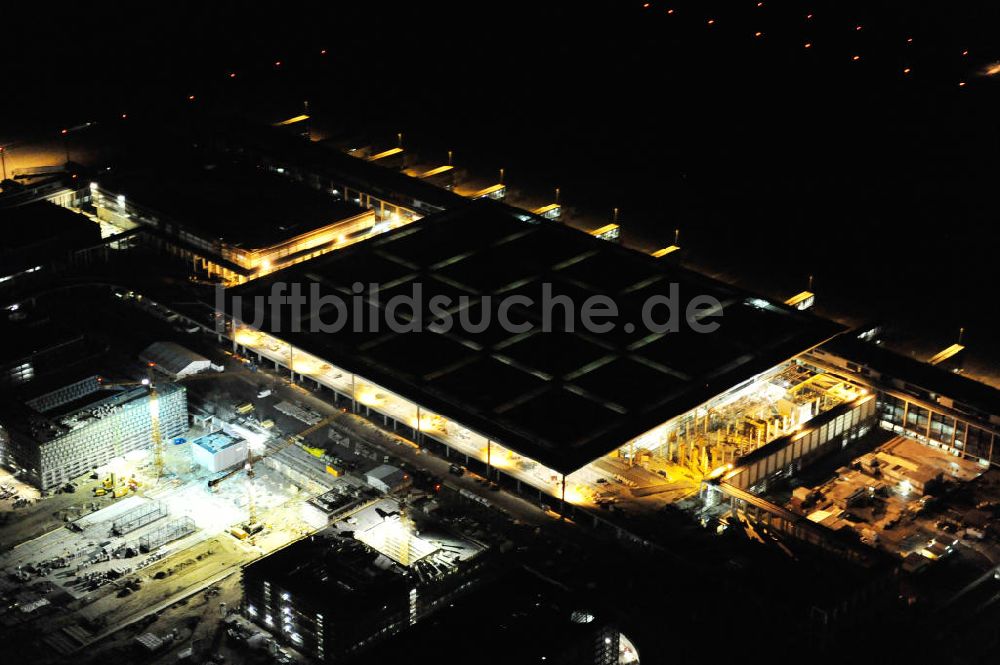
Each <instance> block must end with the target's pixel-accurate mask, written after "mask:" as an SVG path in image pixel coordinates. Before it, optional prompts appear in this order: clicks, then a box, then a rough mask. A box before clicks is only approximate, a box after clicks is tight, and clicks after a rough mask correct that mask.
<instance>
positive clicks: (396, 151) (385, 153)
mask: <svg viewBox="0 0 1000 665" xmlns="http://www.w3.org/2000/svg"><path fill="white" fill-rule="evenodd" d="M401 152H403V149H402V148H389V149H388V150H383V151H382V152H380V153H378V154H377V155H372V156H371V157H369V158H368V161H369V162H377V161H378V160H380V159H385V158H386V157H392V156H393V155H398V154H399V153H401Z"/></svg>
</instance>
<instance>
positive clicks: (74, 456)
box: [0, 375, 188, 490]
mask: <svg viewBox="0 0 1000 665" xmlns="http://www.w3.org/2000/svg"><path fill="white" fill-rule="evenodd" d="M157 392H158V394H159V397H158V401H159V418H160V435H161V436H162V437H163V439H164V440H169V439H170V438H172V437H175V436H178V435H180V434H183V433H184V432H185V431H187V429H188V408H187V389H186V388H184V387H183V386H178V385H175V384H172V383H162V384H158V385H157ZM149 399H150V397H149V389H148V388H147V387H145V386H142V385H137V386H130V387H107V386H105V385H104V384H102V382H101V380H100V378H99V377H98V376H97V375H89V376H86V377H85V378H83V379H80V380H77V381H74V382H72V383H68V384H64V385H61V386H60V387H58V388H56V389H54V390H48V391H46V392H41V393H36V395H35V396H34V397H32V398H30V399H28V400H26V401H24V402H22V403H16V402H15V403H8V404H7V405H6V406H5V407H4V409H5V412H4V413H3V415H2V420H0V422H2V425H3V428H4V431H5V435H6V436H5V437H4V439H3V440H0V464H2V465H3V466H6V467H8V468H13V469H20V470H23V471H24V472H25V478H26V479H27V480H29V481H30V482H32V483H34V484H36V485H37V486H38V487H40V488H41V489H43V490H46V489H51V488H53V487H58V486H60V485H62V484H65V483H66V482H68V481H70V480H71V479H73V478H76V477H77V476H80V475H83V474H85V473H89V472H90V471H91V470H92V469H95V468H97V467H99V466H101V465H104V464H106V463H107V462H108V461H109V460H111V459H112V458H114V457H117V456H120V455H124V454H126V453H129V452H131V451H135V450H148V449H150V448H151V446H152V420H151V418H150V404H149Z"/></svg>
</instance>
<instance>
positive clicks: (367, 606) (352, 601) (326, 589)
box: [244, 531, 411, 620]
mask: <svg viewBox="0 0 1000 665" xmlns="http://www.w3.org/2000/svg"><path fill="white" fill-rule="evenodd" d="M331 533H332V532H330V531H323V532H321V533H320V534H318V535H316V536H313V537H311V538H306V539H304V540H300V541H298V542H295V543H292V544H291V545H289V546H288V547H285V548H282V549H280V550H278V551H276V552H273V553H271V554H269V555H267V556H265V557H261V558H260V559H257V560H256V561H253V562H251V563H249V564H247V565H246V566H245V567H244V575H249V576H254V577H259V578H260V579H263V580H267V581H268V582H270V583H271V584H272V585H276V586H278V587H280V588H281V589H282V590H284V591H288V592H289V593H291V594H293V595H294V596H295V597H296V598H295V601H293V602H298V601H301V600H307V601H308V602H309V604H310V606H312V607H326V608H330V609H331V610H337V611H338V614H340V613H341V612H344V614H345V616H344V617H343V618H341V617H339V616H338V617H329V618H330V619H335V620H349V619H348V618H347V617H349V616H354V615H358V614H362V613H369V612H378V611H379V610H381V609H382V608H383V607H384V606H385V605H386V603H387V602H388V601H389V600H390V599H396V600H398V601H400V602H406V598H407V594H408V592H409V587H410V585H411V582H409V581H408V579H407V578H406V577H404V576H403V575H401V574H399V573H397V572H393V571H392V570H387V569H384V568H379V567H377V566H375V560H376V559H378V558H379V556H380V555H379V553H378V552H376V551H374V550H372V549H370V548H368V547H366V546H364V545H362V544H361V543H360V542H358V541H338V540H337V539H336V538H334V537H333V536H332V535H330V534H331ZM347 608H349V609H350V611H349V612H345V610H346V609H347Z"/></svg>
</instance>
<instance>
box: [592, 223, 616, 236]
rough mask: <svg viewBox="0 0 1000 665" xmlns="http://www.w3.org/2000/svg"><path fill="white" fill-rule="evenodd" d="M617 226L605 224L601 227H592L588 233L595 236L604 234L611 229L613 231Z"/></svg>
mask: <svg viewBox="0 0 1000 665" xmlns="http://www.w3.org/2000/svg"><path fill="white" fill-rule="evenodd" d="M617 228H618V225H617V224H605V225H604V226H602V227H601V228H599V229H594V230H593V231H591V232H590V235H592V236H595V237H597V236H603V235H605V234H607V233H610V232H611V231H614V230H615V229H617Z"/></svg>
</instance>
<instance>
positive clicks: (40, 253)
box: [0, 199, 101, 277]
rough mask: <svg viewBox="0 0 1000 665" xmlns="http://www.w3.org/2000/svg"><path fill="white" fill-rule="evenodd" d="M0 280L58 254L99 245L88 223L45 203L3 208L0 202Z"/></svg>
mask: <svg viewBox="0 0 1000 665" xmlns="http://www.w3.org/2000/svg"><path fill="white" fill-rule="evenodd" d="M0 238H2V240H0V277H2V276H4V275H7V274H10V273H12V272H15V271H17V270H19V269H22V268H23V267H30V266H32V265H34V264H38V263H41V264H48V263H49V262H51V261H52V260H53V259H55V258H58V255H59V254H60V253H65V252H67V251H69V250H71V249H78V248H83V247H87V246H89V245H96V244H98V243H99V242H101V230H100V228H99V227H98V225H97V224H95V223H93V222H91V221H90V220H89V219H87V218H86V217H84V216H83V215H80V214H78V213H75V212H73V211H71V210H67V209H66V208H63V207H62V206H58V205H56V204H55V203H49V202H48V201H34V202H32V203H25V204H23V205H15V206H5V205H4V204H3V200H2V199H0Z"/></svg>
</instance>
